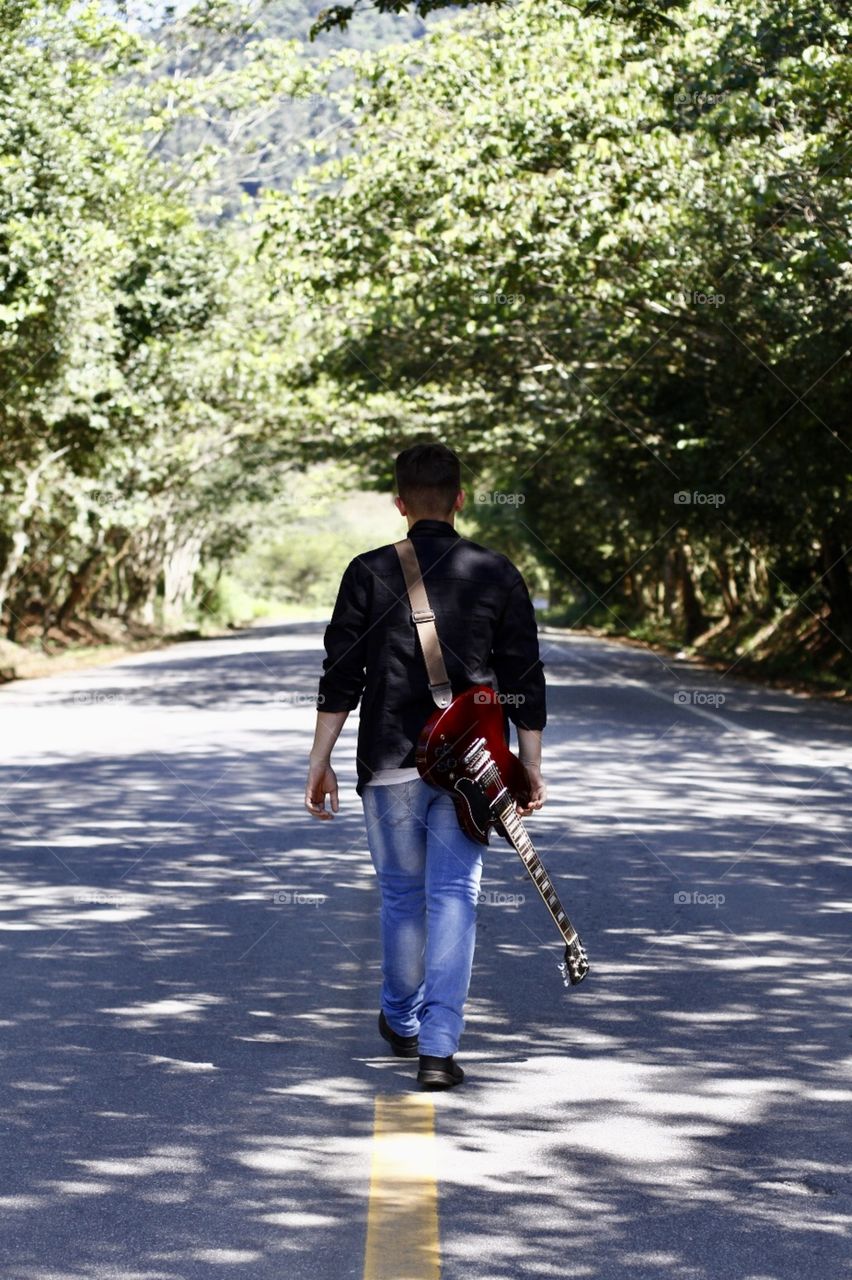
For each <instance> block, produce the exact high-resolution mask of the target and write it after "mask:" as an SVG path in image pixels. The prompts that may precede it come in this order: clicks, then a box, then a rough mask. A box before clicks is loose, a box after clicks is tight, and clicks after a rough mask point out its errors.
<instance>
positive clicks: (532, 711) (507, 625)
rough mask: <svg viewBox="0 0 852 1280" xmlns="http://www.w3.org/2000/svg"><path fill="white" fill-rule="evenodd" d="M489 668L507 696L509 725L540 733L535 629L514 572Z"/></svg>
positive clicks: (541, 692)
mask: <svg viewBox="0 0 852 1280" xmlns="http://www.w3.org/2000/svg"><path fill="white" fill-rule="evenodd" d="M513 568H514V566H513ZM491 667H492V670H493V671H494V674H495V675H496V677H497V684H498V687H499V690H500V693H501V694H508V695H510V696H509V698H508V699H507V701H506V703H505V707H506V711H507V713H508V715H509V719H510V720H511V721H512V723H513V724H515V725H520V727H521V728H522V729H543V728H544V726H545V724H546V723H547V709H546V692H545V683H544V665H543V663H542V662H541V659H540V657H539V649H538V626H537V624H536V620H535V609H534V608H533V602H532V600H531V599H530V593H529V591H528V590H527V584H526V583H525V582H524V580H523V578H522V577H521V574H520V573H519V572H518V570H517V569H514V573H513V579H512V582H511V586H510V589H509V593H508V597H507V599H506V604H505V607H504V609H503V612H502V613H501V615H500V618H499V619H498V622H497V626H496V628H495V631H494V640H493V644H492V653H491Z"/></svg>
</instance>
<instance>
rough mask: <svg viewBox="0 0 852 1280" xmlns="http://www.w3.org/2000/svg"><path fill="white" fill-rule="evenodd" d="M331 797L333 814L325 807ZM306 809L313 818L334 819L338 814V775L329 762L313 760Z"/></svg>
mask: <svg viewBox="0 0 852 1280" xmlns="http://www.w3.org/2000/svg"><path fill="white" fill-rule="evenodd" d="M326 796H328V797H329V800H330V802H331V810H332V811H331V812H329V810H328V809H326V807H325V798H326ZM305 808H306V809H307V811H308V813H309V814H310V815H311V817H312V818H333V817H334V815H335V813H337V809H338V803H337V774H336V773H335V772H334V770H333V769H332V767H331V762H330V761H328V760H316V761H314V760H311V761H310V763H309V766H308V781H307V785H306V786H305Z"/></svg>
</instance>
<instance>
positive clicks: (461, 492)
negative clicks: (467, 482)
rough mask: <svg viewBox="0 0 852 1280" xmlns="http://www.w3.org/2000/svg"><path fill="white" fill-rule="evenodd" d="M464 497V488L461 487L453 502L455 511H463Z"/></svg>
mask: <svg viewBox="0 0 852 1280" xmlns="http://www.w3.org/2000/svg"><path fill="white" fill-rule="evenodd" d="M464 499H465V492H464V489H459V491H458V493H457V494H456V500H455V502H454V503H453V511H461V509H462V507H463V506H464Z"/></svg>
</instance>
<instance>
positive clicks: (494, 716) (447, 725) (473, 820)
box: [416, 684, 529, 844]
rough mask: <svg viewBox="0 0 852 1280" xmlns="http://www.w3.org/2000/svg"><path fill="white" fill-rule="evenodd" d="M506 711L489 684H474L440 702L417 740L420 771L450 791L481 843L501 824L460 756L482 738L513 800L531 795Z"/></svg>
mask: <svg viewBox="0 0 852 1280" xmlns="http://www.w3.org/2000/svg"><path fill="white" fill-rule="evenodd" d="M504 724H505V721H504V713H503V707H502V705H501V703H500V702H499V701H498V700H497V694H496V693H495V692H494V690H493V689H492V688H490V686H488V685H482V684H476V685H472V686H471V688H470V689H466V690H465V691H464V693H462V694H459V696H458V697H457V698H454V699H453V701H452V702H451V703H450V705H449V706H448V707H446V708H444V709H443V710H441V709H440V708H438V710H437V711H435V712H434V713H433V715H431V716H430V717H429V719H428V720H427V722H426V724H425V725H424V726H423V730H422V732H421V734H420V738H419V740H418V743H417V752H416V764H417V768H418V769H419V771H420V776H421V777H422V778H424V779H425V780H426V782H429V783H431V784H432V786H433V787H440V788H441V789H442V790H443V791H447V792H449V794H450V795H451V796H452V797H453V803H454V804H455V807H456V813H457V814H458V819H459V824H460V826H461V828H462V830H463V831H464V832H465V833H466V834H467V835H469V836H470V837H471V839H472V840H477V841H478V842H479V843H480V844H488V836H489V833H490V829H491V828H492V827H496V826H497V825H498V824H497V822H496V821H495V818H494V815H493V814H492V812H491V808H490V806H489V803H488V797H487V796H486V795H485V794H484V792H483V791H482V788H481V787H479V786H478V785H477V784H476V782H474V781H473V780H472V779H471V778H470V777H468V776H467V775H466V774H465V772H464V770H463V768H462V766H461V759H462V756H463V755H464V754H465V752H466V751H467V750H468V749H469V748H470V747H471V746H472V745H473V743H474V742H475V741H476V740H477V739H478V738H484V739H485V742H486V746H487V749H488V751H489V752H490V754H491V757H492V759H493V761H494V763H495V764H496V766H497V769H498V770H499V773H500V777H501V778H502V780H503V782H504V784H505V786H506V788H507V790H508V791H509V793H510V795H511V796H512V798H513V799H514V800H518V801H520V802H524V801H525V800H526V798H527V797H528V795H529V784H528V782H527V776H526V770H525V769H524V767H523V765H522V764H521V762H520V760H519V759H518V757H517V756H516V755H515V754H514V752H513V751H510V749H509V746H508V744H507V742H506V734H505V729H504Z"/></svg>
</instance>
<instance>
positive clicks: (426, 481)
mask: <svg viewBox="0 0 852 1280" xmlns="http://www.w3.org/2000/svg"><path fill="white" fill-rule="evenodd" d="M394 469H395V472H396V491H397V493H398V494H399V496H400V497H401V498H402V500H403V502H404V503H405V505H406V506H407V507H412V508H413V509H414V511H418V512H419V511H424V512H426V511H428V512H437V511H440V512H441V513H442V514H443V515H446V516H448V515H449V514H450V512H451V511H452V509H453V503H454V502H455V500H456V495H457V494H458V492H459V490H460V489H461V463H460V462H459V459H458V455H457V454H455V453H453V451H452V449H449V448H447V446H446V445H445V444H440V443H438V441H434V442H427V443H424V444H413V445H410V446H409V448H407V449H403V451H402V453H400V454H397V457H396V461H395V463H394Z"/></svg>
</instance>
